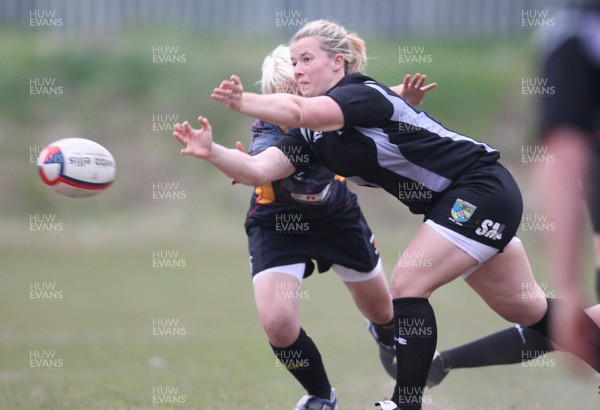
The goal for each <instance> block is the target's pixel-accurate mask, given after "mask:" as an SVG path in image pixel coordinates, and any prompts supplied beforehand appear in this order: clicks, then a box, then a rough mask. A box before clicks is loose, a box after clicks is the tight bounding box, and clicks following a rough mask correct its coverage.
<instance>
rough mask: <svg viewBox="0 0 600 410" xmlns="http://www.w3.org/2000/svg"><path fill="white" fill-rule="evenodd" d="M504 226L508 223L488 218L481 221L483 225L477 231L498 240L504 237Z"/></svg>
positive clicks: (478, 233)
mask: <svg viewBox="0 0 600 410" xmlns="http://www.w3.org/2000/svg"><path fill="white" fill-rule="evenodd" d="M504 228H506V225H502V224H501V223H499V222H494V221H492V220H489V219H486V220H485V221H483V222H482V223H481V226H480V227H479V228H477V229H476V230H475V233H476V234H477V235H481V236H485V237H486V238H490V239H492V240H494V241H497V240H500V239H502V232H503V231H504Z"/></svg>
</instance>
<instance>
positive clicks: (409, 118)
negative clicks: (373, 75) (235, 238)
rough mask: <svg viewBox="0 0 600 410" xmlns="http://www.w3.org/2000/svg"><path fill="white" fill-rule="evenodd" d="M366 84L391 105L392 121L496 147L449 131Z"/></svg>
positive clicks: (453, 138)
mask: <svg viewBox="0 0 600 410" xmlns="http://www.w3.org/2000/svg"><path fill="white" fill-rule="evenodd" d="M364 84H365V85H366V86H368V87H371V88H373V89H374V90H377V91H379V92H380V93H381V94H382V95H383V96H384V97H385V98H386V99H387V100H388V101H389V102H390V103H391V104H392V105H393V106H394V113H393V114H392V118H390V120H392V121H398V122H403V123H406V124H409V125H411V126H413V127H415V128H416V127H419V128H422V129H424V130H427V131H429V132H431V133H433V134H437V135H439V136H440V137H442V138H450V139H451V140H453V141H469V142H471V143H473V144H475V145H481V146H482V147H484V148H485V150H486V151H487V152H495V151H497V150H496V149H494V148H492V147H490V146H489V145H488V144H486V143H484V142H479V141H475V140H474V139H473V138H469V137H467V136H466V135H461V134H458V133H456V132H454V131H450V130H449V129H447V128H444V127H442V125H441V124H440V123H439V122H436V121H434V120H433V119H431V118H430V117H429V116H428V115H427V113H425V112H424V111H421V112H420V113H417V112H416V111H415V110H414V109H413V108H412V107H411V106H410V105H409V104H408V103H407V102H405V101H404V100H403V99H402V98H398V97H396V96H393V95H389V94H388V93H387V91H385V90H384V89H383V88H381V87H380V86H379V85H378V84H376V83H372V82H370V81H367V82H365V83H364Z"/></svg>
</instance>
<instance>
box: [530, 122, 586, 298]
mask: <svg viewBox="0 0 600 410" xmlns="http://www.w3.org/2000/svg"><path fill="white" fill-rule="evenodd" d="M588 149H589V148H588V146H587V145H586V144H585V142H584V137H583V136H582V135H581V134H580V133H578V132H577V131H575V130H573V129H562V130H558V131H556V132H555V133H553V134H552V135H550V136H549V138H548V154H549V157H550V158H554V162H553V163H549V164H546V165H545V169H544V170H540V171H541V172H540V175H539V179H538V182H539V188H540V193H541V200H542V207H543V208H544V209H545V211H546V212H547V213H548V215H547V216H548V219H549V220H551V221H553V222H554V223H555V228H556V229H555V230H554V231H553V232H551V234H549V235H547V238H546V239H547V244H548V249H549V251H550V252H549V257H550V261H551V267H552V270H553V276H554V280H555V281H556V285H557V286H558V288H559V289H561V290H562V292H564V293H565V294H566V295H577V294H578V293H579V292H580V289H578V286H579V284H580V277H579V276H581V271H582V266H581V259H582V257H581V249H582V246H581V236H582V233H583V232H582V231H583V224H584V213H583V210H582V209H581V208H580V207H581V206H582V204H581V199H583V196H582V188H581V184H582V183H583V186H584V190H585V186H586V185H587V183H586V178H587V175H588V166H589V165H588ZM573 208H574V209H573ZM566 295H565V296H566Z"/></svg>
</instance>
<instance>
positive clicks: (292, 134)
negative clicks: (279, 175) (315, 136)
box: [273, 128, 317, 170]
mask: <svg viewBox="0 0 600 410" xmlns="http://www.w3.org/2000/svg"><path fill="white" fill-rule="evenodd" d="M303 132H304V134H303ZM311 134H312V132H309V131H308V130H300V129H299V128H292V129H291V130H289V131H288V132H287V133H285V134H284V135H283V136H282V137H281V138H279V140H277V142H275V143H274V144H273V146H274V147H275V148H279V150H280V151H281V152H283V153H284V154H285V155H286V156H287V158H288V160H289V161H290V162H291V163H292V165H294V167H296V170H302V169H304V168H308V167H309V166H310V165H312V164H314V163H316V162H317V161H316V159H315V156H314V152H313V150H312V149H311V147H310V143H309V141H308V139H309V138H311V137H310V135H311Z"/></svg>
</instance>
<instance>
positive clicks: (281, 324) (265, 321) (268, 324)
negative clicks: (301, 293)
mask: <svg viewBox="0 0 600 410" xmlns="http://www.w3.org/2000/svg"><path fill="white" fill-rule="evenodd" d="M261 320H262V326H263V329H264V331H265V334H266V335H267V338H268V339H269V342H271V344H273V345H275V346H289V345H291V344H292V343H294V340H295V338H296V337H297V336H298V331H299V330H300V324H299V323H298V322H297V321H296V320H294V319H293V318H291V317H289V316H286V315H277V314H275V315H267V317H263V318H261Z"/></svg>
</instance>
